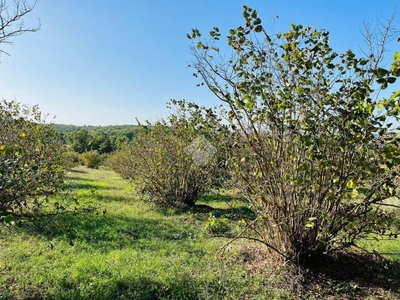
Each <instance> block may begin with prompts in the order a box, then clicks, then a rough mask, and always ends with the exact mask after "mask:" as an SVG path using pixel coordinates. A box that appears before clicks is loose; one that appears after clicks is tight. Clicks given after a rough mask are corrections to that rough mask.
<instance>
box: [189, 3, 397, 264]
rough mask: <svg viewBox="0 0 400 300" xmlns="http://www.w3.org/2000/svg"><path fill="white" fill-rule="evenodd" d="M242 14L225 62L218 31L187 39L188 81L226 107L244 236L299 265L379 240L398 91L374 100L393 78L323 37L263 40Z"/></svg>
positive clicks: (295, 33) (306, 34)
mask: <svg viewBox="0 0 400 300" xmlns="http://www.w3.org/2000/svg"><path fill="white" fill-rule="evenodd" d="M243 17H244V21H245V25H244V26H239V27H238V28H236V29H231V30H230V32H229V36H228V37H227V42H228V45H229V46H230V47H231V48H232V54H231V55H230V56H228V58H226V56H224V55H223V54H220V49H219V47H218V45H217V43H218V41H219V39H220V37H221V34H220V32H219V29H218V28H217V27H214V28H213V29H212V30H211V31H210V39H209V40H206V41H205V40H203V39H201V33H200V32H199V31H198V30H197V29H194V30H193V31H192V33H191V34H190V35H189V34H188V37H189V38H190V39H193V40H195V41H196V42H195V43H194V44H193V45H192V47H191V51H192V54H193V58H194V59H193V63H192V64H191V66H192V67H194V68H195V69H196V70H197V72H198V75H196V76H199V77H200V78H201V79H202V83H204V84H205V85H206V86H207V87H208V88H209V89H210V90H211V91H212V92H213V93H214V95H215V96H216V97H217V98H219V99H220V100H221V101H222V102H223V103H224V105H225V107H226V110H227V116H228V122H229V123H230V124H231V128H232V131H233V134H234V141H235V142H234V144H233V145H234V147H233V150H232V152H231V153H232V155H231V163H232V166H233V168H234V174H233V176H234V177H235V180H234V182H236V183H237V185H238V187H239V188H240V189H241V190H242V192H243V194H244V195H245V196H246V197H247V199H248V200H249V201H250V202H251V203H252V204H253V205H254V206H255V207H256V208H257V210H258V211H259V216H258V218H257V220H256V221H255V222H253V223H251V225H249V228H252V229H254V232H256V233H257V235H258V236H257V237H256V238H257V239H258V240H259V241H262V242H263V243H265V244H266V245H267V246H268V247H269V248H270V249H273V250H274V251H275V252H278V253H280V254H281V255H282V256H283V257H285V258H286V259H288V260H291V261H296V262H298V261H302V260H303V259H305V258H307V257H310V256H315V255H318V254H320V253H328V252H331V251H334V250H338V249H343V248H346V247H350V246H351V245H354V244H355V243H356V241H357V240H358V239H360V238H362V237H364V236H366V235H367V234H369V233H373V232H375V233H380V234H383V233H385V231H386V230H387V228H388V225H389V223H390V217H389V216H388V214H387V213H386V212H385V211H384V210H382V209H381V208H382V207H383V205H385V202H384V200H385V199H387V198H388V197H393V196H397V189H396V188H397V185H396V184H395V181H394V179H395V178H396V176H397V171H396V169H395V168H394V166H396V165H397V164H398V163H399V155H400V152H399V147H398V139H397V138H396V132H393V130H392V124H390V118H391V116H394V115H395V116H397V114H398V111H399V104H398V103H399V102H398V101H397V100H398V97H399V94H400V92H398V93H397V94H395V95H393V97H391V98H390V99H377V98H376V97H375V96H376V95H377V93H376V91H377V90H379V87H380V86H381V87H382V89H385V88H386V87H387V86H388V85H389V84H391V83H394V82H395V81H396V78H397V77H398V76H399V75H400V71H399V70H398V69H397V68H396V67H393V68H392V69H391V70H386V69H384V68H380V67H379V66H378V64H377V62H379V61H380V58H376V57H374V56H373V54H372V56H371V57H367V58H357V57H356V55H355V54H354V53H353V52H352V51H351V50H348V51H346V52H345V53H343V54H338V53H336V52H335V51H333V49H332V48H331V47H330V46H329V33H328V32H327V31H324V30H321V31H317V30H315V29H313V28H312V27H303V26H301V25H291V29H290V30H289V31H288V32H286V33H281V34H276V35H269V34H268V33H267V32H266V31H265V29H264V27H263V26H262V24H261V20H260V18H259V17H258V14H257V12H256V11H255V10H253V9H251V8H249V7H246V6H244V11H243ZM383 45H385V43H384V44H383ZM378 53H381V52H379V51H378ZM202 83H200V85H201V84H202ZM253 237H254V236H253Z"/></svg>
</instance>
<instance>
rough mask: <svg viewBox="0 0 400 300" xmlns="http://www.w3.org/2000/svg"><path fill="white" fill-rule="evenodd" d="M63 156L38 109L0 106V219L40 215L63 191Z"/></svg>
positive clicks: (55, 136)
mask: <svg viewBox="0 0 400 300" xmlns="http://www.w3.org/2000/svg"><path fill="white" fill-rule="evenodd" d="M63 152H64V145H63V143H62V141H61V139H60V138H59V135H58V134H57V132H56V131H55V129H54V128H53V127H52V126H51V125H49V124H46V123H45V120H44V118H42V115H41V113H40V111H39V109H38V107H37V106H33V107H31V108H30V107H28V106H26V105H22V104H19V103H17V102H14V101H11V102H7V101H5V100H4V101H3V102H1V103H0V216H7V215H13V216H16V215H19V216H29V215H34V214H36V213H38V212H39V210H40V208H41V207H42V206H43V204H45V203H46V201H47V199H48V197H49V196H50V195H53V194H54V193H56V192H57V191H59V190H60V189H61V187H62V184H63V178H64V167H63V164H64V157H63Z"/></svg>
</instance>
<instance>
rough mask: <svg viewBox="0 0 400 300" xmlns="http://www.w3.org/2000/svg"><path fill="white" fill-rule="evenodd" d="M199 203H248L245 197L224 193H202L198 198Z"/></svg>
mask: <svg viewBox="0 0 400 300" xmlns="http://www.w3.org/2000/svg"><path fill="white" fill-rule="evenodd" d="M199 202H200V203H205V204H209V203H212V202H225V203H228V204H230V203H233V202H238V203H248V202H247V201H246V199H244V198H243V197H238V196H232V195H226V194H207V195H203V196H202V197H201V198H200V199H199Z"/></svg>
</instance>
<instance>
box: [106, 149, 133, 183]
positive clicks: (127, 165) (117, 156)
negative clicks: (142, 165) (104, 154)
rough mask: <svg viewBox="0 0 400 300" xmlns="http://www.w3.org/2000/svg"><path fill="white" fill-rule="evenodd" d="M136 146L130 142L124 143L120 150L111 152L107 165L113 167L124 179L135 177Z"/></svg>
mask: <svg viewBox="0 0 400 300" xmlns="http://www.w3.org/2000/svg"><path fill="white" fill-rule="evenodd" d="M133 151H134V148H133V147H132V146H131V145H130V144H124V145H123V146H122V148H121V149H120V150H117V151H115V152H113V153H111V154H110V156H109V157H108V158H107V160H106V161H105V165H106V166H108V167H110V168H111V169H113V170H114V171H115V172H117V173H118V174H119V175H121V177H122V178H124V179H134V178H133V171H134V169H135V161H136V160H135V154H134V152H133Z"/></svg>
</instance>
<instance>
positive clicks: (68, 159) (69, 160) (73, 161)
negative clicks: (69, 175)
mask: <svg viewBox="0 0 400 300" xmlns="http://www.w3.org/2000/svg"><path fill="white" fill-rule="evenodd" d="M64 160H65V166H66V167H67V168H73V167H76V166H77V165H79V164H80V162H81V159H80V155H79V153H77V152H75V151H66V152H65V153H64Z"/></svg>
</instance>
